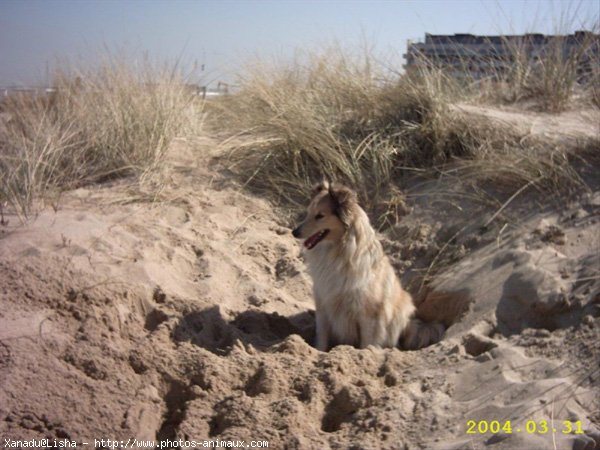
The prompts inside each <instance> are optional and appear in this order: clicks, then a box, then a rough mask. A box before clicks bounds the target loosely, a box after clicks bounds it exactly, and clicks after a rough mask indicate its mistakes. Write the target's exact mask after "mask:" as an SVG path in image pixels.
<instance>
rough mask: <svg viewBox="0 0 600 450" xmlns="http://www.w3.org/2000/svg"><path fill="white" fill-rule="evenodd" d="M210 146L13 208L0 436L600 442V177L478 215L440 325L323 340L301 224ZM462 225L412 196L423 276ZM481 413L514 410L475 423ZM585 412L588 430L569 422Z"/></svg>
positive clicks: (476, 445) (432, 301)
mask: <svg viewBox="0 0 600 450" xmlns="http://www.w3.org/2000/svg"><path fill="white" fill-rule="evenodd" d="M210 149H211V147H210V142H207V143H205V145H204V146H203V152H204V154H205V155H206V156H205V157H202V158H199V159H198V158H197V157H196V156H194V155H193V154H192V153H191V151H190V150H189V149H188V148H187V147H186V146H184V145H178V146H175V147H174V148H173V151H172V154H171V155H170V159H169V167H168V168H167V169H166V173H167V174H168V176H169V177H170V179H169V183H168V187H167V189H166V190H165V191H164V192H163V198H164V199H166V200H168V201H164V202H158V203H144V202H140V201H136V202H131V203H125V204H123V202H118V203H115V201H116V200H118V199H124V198H126V197H127V195H128V194H127V190H126V188H125V187H123V186H120V185H116V186H112V187H109V186H104V187H96V188H90V189H80V190H77V191H75V192H71V193H69V194H68V195H66V196H65V198H64V199H63V202H62V204H61V207H60V209H59V210H58V211H56V212H55V211H53V210H45V211H44V212H42V213H41V214H40V215H39V216H38V217H37V218H36V219H35V220H33V221H32V222H31V223H29V224H28V225H27V226H24V227H20V226H16V225H15V223H16V220H15V219H12V221H11V224H9V226H7V227H3V228H2V230H1V232H2V237H1V238H0V386H1V391H0V436H1V437H5V438H12V439H23V438H31V437H56V438H71V439H76V440H77V441H82V440H87V442H89V441H90V440H93V439H101V438H111V439H125V440H127V439H129V438H133V437H137V438H144V439H154V438H161V439H166V438H182V439H195V440H201V439H217V438H218V439H236V440H237V439H243V440H246V441H250V440H259V439H260V440H262V439H264V440H268V441H269V443H270V446H269V448H290V449H291V448H298V449H326V448H357V449H358V448H360V449H362V448H365V449H371V448H372V449H376V448H386V449H403V448H428V449H429V448H431V449H480V448H491V449H538V448H539V449H542V448H550V449H551V448H559V449H586V450H591V449H595V448H600V434H599V431H598V430H599V427H600V400H599V399H600V395H599V394H600V381H599V379H600V366H599V363H600V319H598V317H599V316H600V280H599V278H598V276H599V272H600V261H599V258H600V256H599V255H600V252H599V251H598V250H599V244H600V236H599V233H598V229H599V225H598V221H599V220H600V194H599V193H595V194H594V193H588V194H586V195H585V196H583V197H581V198H579V199H578V200H577V201H575V202H573V203H572V204H570V205H568V207H567V208H563V209H562V210H551V209H550V210H548V211H547V212H546V213H545V214H544V215H531V216H530V217H526V218H523V220H521V221H519V223H518V225H516V224H512V223H511V224H509V223H508V222H506V224H507V225H508V226H504V224H505V223H504V222H502V221H498V222H497V223H494V224H493V225H492V226H490V227H488V228H487V229H485V230H480V231H474V230H471V231H469V233H466V234H465V233H463V234H461V235H459V237H458V238H457V241H456V242H454V241H453V243H452V247H453V249H455V250H456V253H457V256H456V261H457V262H456V263H455V264H453V265H451V266H450V267H449V268H448V269H447V270H445V271H443V272H441V273H439V274H437V276H436V278H435V280H434V283H433V285H432V289H431V291H430V292H429V294H428V296H427V297H426V298H425V299H424V301H423V303H422V304H421V306H420V309H421V314H422V316H423V317H426V318H428V319H437V320H443V321H445V322H446V323H447V324H448V325H449V326H450V328H449V330H448V332H447V337H446V338H445V339H444V341H442V342H440V343H439V344H436V345H434V346H432V347H429V348H427V349H423V350H420V351H416V352H402V351H399V350H381V349H374V348H369V349H366V350H357V349H353V348H349V347H345V346H341V347H337V348H335V349H333V350H332V351H331V352H330V353H321V352H318V351H316V350H315V349H314V348H312V347H311V346H310V345H309V344H308V343H307V342H311V341H312V338H313V335H314V315H313V313H312V300H311V295H310V281H309V279H308V277H307V275H306V273H305V270H304V268H303V263H302V260H301V258H300V254H299V253H300V252H299V248H298V245H297V243H296V242H295V241H294V239H293V238H292V236H291V234H290V232H289V228H287V226H288V225H289V224H288V223H287V222H286V221H285V220H284V219H282V218H281V217H280V216H278V215H277V214H276V213H275V212H274V210H273V208H272V207H271V206H270V205H269V204H268V203H267V202H266V201H265V200H262V199H260V198H256V197H253V196H251V195H249V194H247V193H244V192H243V191H241V190H240V189H239V186H237V185H236V183H235V181H234V180H233V179H232V178H231V177H229V176H227V175H226V174H224V173H223V172H221V171H219V170H218V167H215V166H212V165H211V164H210V156H211V155H210V151H209V150H210ZM436 209H437V210H439V208H436ZM425 220H427V222H425ZM454 225H455V224H453V223H451V216H446V217H444V216H440V215H439V214H438V215H435V214H433V213H432V212H431V211H430V210H427V208H426V207H425V206H423V205H419V204H415V205H413V210H412V213H411V214H409V215H408V216H407V217H406V218H405V220H404V221H403V224H402V226H400V227H398V228H397V229H396V230H392V231H391V232H390V233H389V235H388V237H387V238H386V239H385V246H386V249H387V250H388V252H389V253H390V254H391V255H392V258H393V259H394V262H395V264H396V266H397V267H399V268H403V269H406V273H405V281H407V283H410V282H411V278H410V274H411V271H412V272H418V270H419V267H421V268H422V267H424V266H423V265H422V264H423V261H429V262H430V261H431V258H432V256H435V254H436V253H437V252H439V250H440V248H441V247H442V246H443V243H444V242H446V241H447V238H448V235H449V233H450V234H452V232H451V231H449V230H451V229H452V226H454ZM399 237H402V238H401V239H399ZM419 264H421V266H419ZM412 281H414V278H413V279H412ZM410 284H411V286H412V287H413V289H415V288H416V286H417V285H418V283H416V282H413V283H410ZM421 299H422V298H421ZM422 300H423V299H422ZM469 420H475V421H480V420H487V421H492V420H498V421H500V422H501V423H502V424H504V423H505V422H506V421H507V420H510V421H511V423H512V428H513V430H512V433H511V434H507V433H497V434H493V433H490V432H488V433H484V434H466V431H467V422H468V421H469ZM529 420H533V421H537V424H538V428H539V427H540V426H541V425H540V423H541V421H542V420H546V421H547V422H548V424H549V427H550V428H552V427H554V428H556V429H557V430H558V431H557V432H556V433H552V432H549V433H547V434H539V433H527V432H526V431H525V427H526V423H527V421H529ZM578 420H579V421H581V427H582V429H583V431H584V433H583V434H579V435H575V434H562V433H561V432H560V431H561V430H563V429H565V427H566V426H567V425H566V424H565V423H563V421H569V423H571V422H575V421H578ZM530 426H531V425H530ZM517 429H520V430H521V431H520V432H517Z"/></svg>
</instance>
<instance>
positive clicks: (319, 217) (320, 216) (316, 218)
mask: <svg viewBox="0 0 600 450" xmlns="http://www.w3.org/2000/svg"><path fill="white" fill-rule="evenodd" d="M323 217H325V216H324V215H323V214H321V213H319V214H317V215H316V216H315V220H319V219H322V218H323Z"/></svg>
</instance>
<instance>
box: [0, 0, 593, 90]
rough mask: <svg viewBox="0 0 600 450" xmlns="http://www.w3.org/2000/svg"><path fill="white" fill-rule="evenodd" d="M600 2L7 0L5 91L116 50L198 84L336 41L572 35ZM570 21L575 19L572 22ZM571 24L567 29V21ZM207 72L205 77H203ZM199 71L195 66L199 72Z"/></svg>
mask: <svg viewBox="0 0 600 450" xmlns="http://www.w3.org/2000/svg"><path fill="white" fill-rule="evenodd" d="M599 5H600V1H598V0H578V1H573V0H564V1H563V0H420V1H416V0H415V1H410V0H402V1H401V0H371V1H367V0H320V1H319V0H220V1H219V0H196V1H192V0H121V1H117V0H102V1H98V0H0V86H10V85H34V84H45V82H46V78H47V76H46V75H47V73H48V72H51V71H52V68H53V67H55V66H56V65H58V64H61V63H63V62H64V61H68V62H69V63H71V64H89V63H93V61H95V60H97V59H99V58H100V56H99V55H100V54H102V53H103V52H104V54H106V49H108V50H109V51H111V52H114V51H119V52H127V53H130V54H141V53H143V52H147V54H149V55H150V56H151V57H152V58H153V59H154V60H156V61H165V62H166V61H175V60H179V61H183V62H184V63H185V64H186V67H194V63H196V66H195V67H197V69H196V70H195V71H194V72H193V73H191V75H190V77H191V78H192V81H193V82H199V83H201V84H212V83H216V82H217V81H219V80H221V79H222V80H227V81H230V80H231V79H232V77H233V75H232V74H234V73H238V72H239V71H240V70H241V68H242V67H243V64H244V62H245V61H247V60H249V59H252V58H257V57H258V58H272V57H278V58H286V57H289V56H291V55H292V54H293V53H294V51H295V50H296V49H311V48H317V47H319V46H322V45H324V44H326V43H328V42H329V43H331V42H333V41H334V40H335V41H337V42H339V43H341V44H342V45H343V46H345V47H352V46H356V45H359V43H361V42H365V41H366V42H368V43H369V45H371V46H373V47H374V48H375V49H376V51H377V52H381V53H386V54H395V55H397V57H398V61H399V62H398V64H399V65H401V63H402V61H401V56H402V54H403V53H404V51H405V49H406V41H407V39H412V40H418V39H421V40H422V39H423V38H424V35H425V33H426V32H427V33H432V34H454V33H473V34H499V33H502V34H520V33H524V32H541V33H553V32H555V31H556V30H560V32H562V33H565V32H572V31H574V30H575V29H581V28H583V27H584V26H587V28H589V27H590V25H592V24H594V23H597V21H598V17H599V14H600V6H599ZM565 18H566V19H565ZM561 22H567V23H566V24H565V23H561ZM202 68H204V71H202ZM190 70H191V69H190Z"/></svg>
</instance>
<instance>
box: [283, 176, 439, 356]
mask: <svg viewBox="0 0 600 450" xmlns="http://www.w3.org/2000/svg"><path fill="white" fill-rule="evenodd" d="M292 234H293V236H294V237H295V238H297V239H302V240H303V241H304V245H303V246H304V252H305V254H304V256H305V262H306V264H307V267H308V271H309V273H310V275H311V277H312V280H313V293H314V299H315V306H316V332H317V333H316V347H317V349H318V350H321V351H328V350H329V349H331V348H332V347H333V346H335V345H344V344H345V345H352V346H354V347H359V348H366V347H367V346H369V345H373V346H377V347H396V346H399V345H400V346H401V347H403V348H405V349H416V348H421V347H424V346H426V345H428V344H430V343H433V342H435V341H436V339H437V340H439V338H440V337H441V334H442V333H443V326H442V325H440V324H436V325H434V326H433V327H428V326H426V324H423V323H422V322H420V321H419V320H418V319H416V318H415V317H414V314H415V306H414V304H413V301H412V297H411V295H410V294H409V293H408V292H406V291H405V290H404V289H402V286H401V284H400V280H399V279H398V277H397V276H396V273H395V272H394V269H393V268H392V265H391V264H390V262H389V260H388V258H387V256H386V255H385V253H384V251H383V247H382V246H381V243H380V242H379V240H378V239H377V236H376V234H375V230H374V229H373V227H372V226H371V223H370V222H369V218H368V216H367V214H366V213H365V211H364V210H363V209H362V208H361V207H360V206H359V204H358V199H357V195H356V193H355V192H354V191H353V190H351V189H350V188H348V187H346V186H343V185H339V184H330V183H328V182H322V183H320V184H318V185H317V186H315V188H314V190H313V195H312V199H311V201H310V204H309V205H308V210H307V215H306V218H305V220H304V221H303V222H302V223H301V224H300V225H299V226H298V227H297V228H295V229H294V230H293V231H292Z"/></svg>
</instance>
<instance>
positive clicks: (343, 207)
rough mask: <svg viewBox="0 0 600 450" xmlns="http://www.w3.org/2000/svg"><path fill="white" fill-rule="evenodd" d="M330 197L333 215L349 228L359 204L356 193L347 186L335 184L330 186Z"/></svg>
mask: <svg viewBox="0 0 600 450" xmlns="http://www.w3.org/2000/svg"><path fill="white" fill-rule="evenodd" d="M329 196H330V197H331V200H332V201H333V213H334V214H335V215H336V216H338V217H339V218H340V220H341V221H342V223H343V224H344V225H345V226H346V228H348V227H349V226H350V223H351V222H352V217H353V215H354V208H355V207H356V204H357V203H358V199H357V196H356V192H354V191H353V190H352V189H350V188H348V187H346V186H341V185H337V184H334V185H331V186H329Z"/></svg>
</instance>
